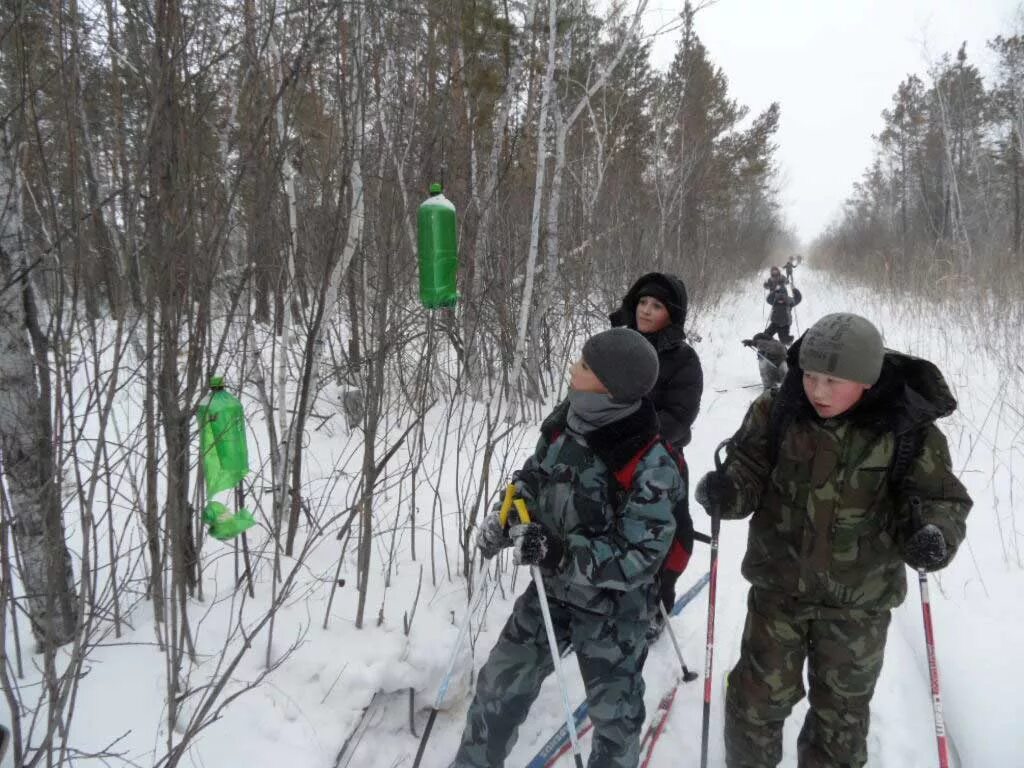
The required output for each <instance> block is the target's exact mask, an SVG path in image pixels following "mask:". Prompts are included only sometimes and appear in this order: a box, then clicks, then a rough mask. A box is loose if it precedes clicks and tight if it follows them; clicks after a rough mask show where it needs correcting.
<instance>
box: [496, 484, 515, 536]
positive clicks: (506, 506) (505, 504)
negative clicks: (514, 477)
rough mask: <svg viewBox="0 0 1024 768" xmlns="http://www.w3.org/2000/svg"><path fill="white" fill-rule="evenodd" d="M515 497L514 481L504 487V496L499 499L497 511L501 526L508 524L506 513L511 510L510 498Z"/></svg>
mask: <svg viewBox="0 0 1024 768" xmlns="http://www.w3.org/2000/svg"><path fill="white" fill-rule="evenodd" d="M515 497H516V485H515V483H509V484H508V487H507V488H505V498H504V499H502V501H501V511H500V512H499V513H498V519H499V520H500V521H501V527H502V528H504V527H505V526H506V525H508V513H509V512H511V511H512V500H513V499H515Z"/></svg>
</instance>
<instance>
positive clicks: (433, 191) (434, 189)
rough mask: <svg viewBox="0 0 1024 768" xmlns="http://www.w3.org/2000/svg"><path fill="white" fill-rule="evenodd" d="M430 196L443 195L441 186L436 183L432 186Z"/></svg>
mask: <svg viewBox="0 0 1024 768" xmlns="http://www.w3.org/2000/svg"><path fill="white" fill-rule="evenodd" d="M430 194H432V195H440V194H441V185H440V184H438V183H437V182H436V181H435V182H434V183H433V184H431V185H430Z"/></svg>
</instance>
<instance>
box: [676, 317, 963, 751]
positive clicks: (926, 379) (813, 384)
mask: <svg viewBox="0 0 1024 768" xmlns="http://www.w3.org/2000/svg"><path fill="white" fill-rule="evenodd" d="M788 363H789V372H788V373H787V375H786V378H785V379H784V380H783V382H782V386H781V387H780V388H779V389H778V391H777V392H776V391H771V392H766V393H765V394H763V395H761V397H759V398H758V399H757V400H755V401H754V403H753V405H751V406H750V410H749V411H748V412H747V415H746V417H745V418H744V420H743V425H742V426H741V427H740V429H739V431H738V432H736V434H735V435H734V436H733V437H732V439H731V440H730V441H729V456H728V459H727V460H726V462H725V465H724V466H723V468H722V470H721V471H715V472H710V473H708V474H707V475H705V476H704V477H703V478H702V479H701V481H700V483H698V484H697V489H696V493H695V494H694V496H695V498H696V499H697V501H698V502H699V503H700V504H702V505H703V506H704V508H705V509H706V510H707V511H708V513H709V514H712V515H719V516H721V518H723V519H730V520H732V519H740V518H743V517H746V516H747V515H750V514H751V513H753V517H752V519H751V522H750V533H749V536H748V540H747V553H746V557H745V558H744V560H743V566H742V571H743V576H744V577H745V578H746V579H747V581H749V582H750V584H751V589H750V593H749V596H748V599H747V621H746V626H745V627H744V630H743V640H742V644H741V647H740V658H739V661H738V662H737V664H736V666H735V667H734V668H733V670H732V672H731V673H730V674H729V686H728V691H727V693H726V702H725V752H726V758H725V763H726V766H727V767H728V768H773V767H774V766H776V765H778V763H779V761H780V760H781V759H782V734H783V724H784V722H785V720H786V717H787V716H788V715H789V712H790V710H791V709H792V707H793V705H795V704H796V703H797V702H798V701H799V700H800V699H801V698H803V696H804V677H803V669H804V663H805V662H806V664H807V667H808V680H809V682H810V693H809V698H810V701H811V706H810V709H809V710H808V713H807V717H806V719H805V720H804V724H803V729H802V730H801V731H800V736H799V738H798V740H797V754H798V760H799V763H800V765H801V766H826V765H827V766H839V765H842V766H848V768H860V766H863V765H864V764H865V763H866V762H867V733H868V725H869V714H870V710H869V704H870V701H871V697H872V694H873V693H874V689H875V683H876V681H877V680H878V675H879V673H880V672H881V670H882V660H883V658H884V655H885V639H886V633H887V631H888V628H889V619H890V613H891V611H892V609H893V608H894V607H895V606H897V605H899V604H900V603H901V602H903V598H904V597H905V595H906V591H907V582H906V575H905V571H906V568H905V565H909V566H910V567H912V568H915V569H922V570H928V571H931V570H937V569H939V568H944V567H945V566H946V565H947V564H948V563H949V561H950V560H951V559H952V558H953V556H954V555H955V554H956V551H957V548H958V547H959V545H960V543H961V542H962V541H963V539H964V536H965V534H966V519H967V513H968V511H969V510H970V508H971V499H970V497H969V496H968V495H967V491H966V490H965V489H964V487H963V485H961V484H960V481H959V480H958V479H957V476H956V475H955V474H954V473H953V470H952V467H951V462H950V456H949V448H948V447H947V445H946V438H945V437H944V436H943V434H942V432H940V431H939V429H938V427H936V426H935V420H936V419H938V418H940V417H943V416H948V415H949V414H950V413H952V412H953V411H954V410H955V409H956V400H954V399H953V396H952V395H951V394H950V391H949V388H948V387H947V386H946V382H945V380H944V379H943V377H942V374H941V373H940V372H939V369H938V368H936V367H935V366H934V365H933V364H932V363H930V362H928V361H927V360H920V359H918V358H914V357H910V356H909V355H904V354H900V353H898V352H893V351H890V350H886V349H885V347H884V346H883V344H882V336H881V334H880V333H879V332H878V329H877V328H875V326H874V325H872V324H871V323H870V322H868V321H867V320H866V319H864V318H863V317H860V316H859V315H854V314H849V313H838V314H833V315H826V316H825V317H823V318H821V319H820V320H819V321H818V322H817V323H815V324H814V326H813V327H812V328H811V329H810V330H809V331H807V333H805V334H804V336H803V338H801V339H800V340H799V341H797V342H796V344H794V345H793V347H792V348H791V349H790V350H789V354H788Z"/></svg>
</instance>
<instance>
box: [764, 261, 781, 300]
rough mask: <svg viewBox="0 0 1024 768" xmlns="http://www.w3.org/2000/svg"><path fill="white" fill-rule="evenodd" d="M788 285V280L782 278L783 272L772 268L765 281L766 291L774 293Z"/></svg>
mask: <svg viewBox="0 0 1024 768" xmlns="http://www.w3.org/2000/svg"><path fill="white" fill-rule="evenodd" d="M785 284H786V278H784V277H783V276H782V270H780V269H779V268H778V267H772V268H771V269H770V270H769V272H768V279H767V280H765V281H764V289H765V290H766V291H768V293H769V294H770V293H772V292H773V291H774V290H775V289H776V288H779V287H780V286H783V285H785Z"/></svg>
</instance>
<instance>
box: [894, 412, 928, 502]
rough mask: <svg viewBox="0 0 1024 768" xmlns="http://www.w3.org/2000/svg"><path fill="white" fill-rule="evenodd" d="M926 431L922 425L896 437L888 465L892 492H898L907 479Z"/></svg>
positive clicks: (925, 426)
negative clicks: (890, 461) (890, 462)
mask: <svg viewBox="0 0 1024 768" xmlns="http://www.w3.org/2000/svg"><path fill="white" fill-rule="evenodd" d="M927 431H928V425H924V426H919V427H914V428H913V429H910V430H907V431H906V432H902V433H900V434H898V435H896V441H895V444H894V445H893V449H892V464H890V465H889V487H890V488H891V489H892V490H893V491H899V490H900V489H901V488H902V487H903V481H904V480H906V479H907V474H908V473H909V472H910V467H911V465H913V463H914V460H915V459H916V458H917V457H918V455H919V454H920V453H921V449H922V448H923V447H924V439H925V434H926V433H927Z"/></svg>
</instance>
